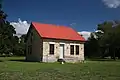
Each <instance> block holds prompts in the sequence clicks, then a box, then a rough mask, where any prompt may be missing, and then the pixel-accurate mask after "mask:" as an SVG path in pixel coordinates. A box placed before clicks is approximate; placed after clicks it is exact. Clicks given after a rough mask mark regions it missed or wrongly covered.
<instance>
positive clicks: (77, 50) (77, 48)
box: [76, 45, 79, 55]
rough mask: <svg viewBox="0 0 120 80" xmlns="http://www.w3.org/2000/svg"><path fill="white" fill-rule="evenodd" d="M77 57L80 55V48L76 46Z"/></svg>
mask: <svg viewBox="0 0 120 80" xmlns="http://www.w3.org/2000/svg"><path fill="white" fill-rule="evenodd" d="M76 55H79V46H78V45H76Z"/></svg>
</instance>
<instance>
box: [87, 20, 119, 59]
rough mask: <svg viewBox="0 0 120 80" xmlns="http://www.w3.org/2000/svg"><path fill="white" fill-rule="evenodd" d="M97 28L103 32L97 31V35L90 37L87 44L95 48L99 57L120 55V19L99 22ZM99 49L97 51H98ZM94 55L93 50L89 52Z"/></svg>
mask: <svg viewBox="0 0 120 80" xmlns="http://www.w3.org/2000/svg"><path fill="white" fill-rule="evenodd" d="M97 30H101V31H103V33H100V32H95V35H96V36H97V38H95V37H90V39H89V42H88V44H90V43H91V44H90V45H93V46H90V45H86V46H88V47H90V50H91V49H95V50H94V51H95V52H96V55H97V56H99V57H105V56H111V58H113V59H115V57H120V53H119V52H120V50H119V49H120V37H119V35H120V21H106V22H104V23H102V24H98V28H97ZM96 50H97V51H96ZM89 54H90V55H92V53H91V51H90V52H89Z"/></svg>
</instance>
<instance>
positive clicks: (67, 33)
mask: <svg viewBox="0 0 120 80" xmlns="http://www.w3.org/2000/svg"><path fill="white" fill-rule="evenodd" d="M32 25H33V27H34V28H35V29H36V30H37V32H38V33H39V35H40V36H41V37H42V38H54V39H65V40H79V41H85V39H84V38H83V37H82V36H80V35H79V34H78V33H77V32H76V31H75V30H73V29H72V28H70V27H65V26H57V25H52V24H42V23H37V22H32Z"/></svg>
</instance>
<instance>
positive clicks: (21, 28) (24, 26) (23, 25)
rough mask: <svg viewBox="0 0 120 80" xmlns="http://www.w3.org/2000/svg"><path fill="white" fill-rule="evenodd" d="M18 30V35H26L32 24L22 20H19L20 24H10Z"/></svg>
mask: <svg viewBox="0 0 120 80" xmlns="http://www.w3.org/2000/svg"><path fill="white" fill-rule="evenodd" d="M10 24H11V25H12V26H13V27H14V28H15V30H16V34H17V35H22V34H26V33H27V31H28V29H29V26H30V24H29V23H28V22H27V21H21V19H20V18H19V19H18V22H11V23H10Z"/></svg>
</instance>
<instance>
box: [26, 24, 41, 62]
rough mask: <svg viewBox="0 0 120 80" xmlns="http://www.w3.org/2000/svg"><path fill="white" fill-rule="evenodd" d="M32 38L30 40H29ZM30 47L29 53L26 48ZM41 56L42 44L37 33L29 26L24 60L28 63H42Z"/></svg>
mask: <svg viewBox="0 0 120 80" xmlns="http://www.w3.org/2000/svg"><path fill="white" fill-rule="evenodd" d="M31 37H32V40H31ZM29 46H31V47H32V48H31V53H29V51H28V47H29ZM42 56H43V42H42V39H41V37H40V36H39V34H38V33H37V31H36V30H35V29H34V28H33V27H32V26H31V27H30V30H29V33H28V38H27V44H26V60H28V61H42Z"/></svg>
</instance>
